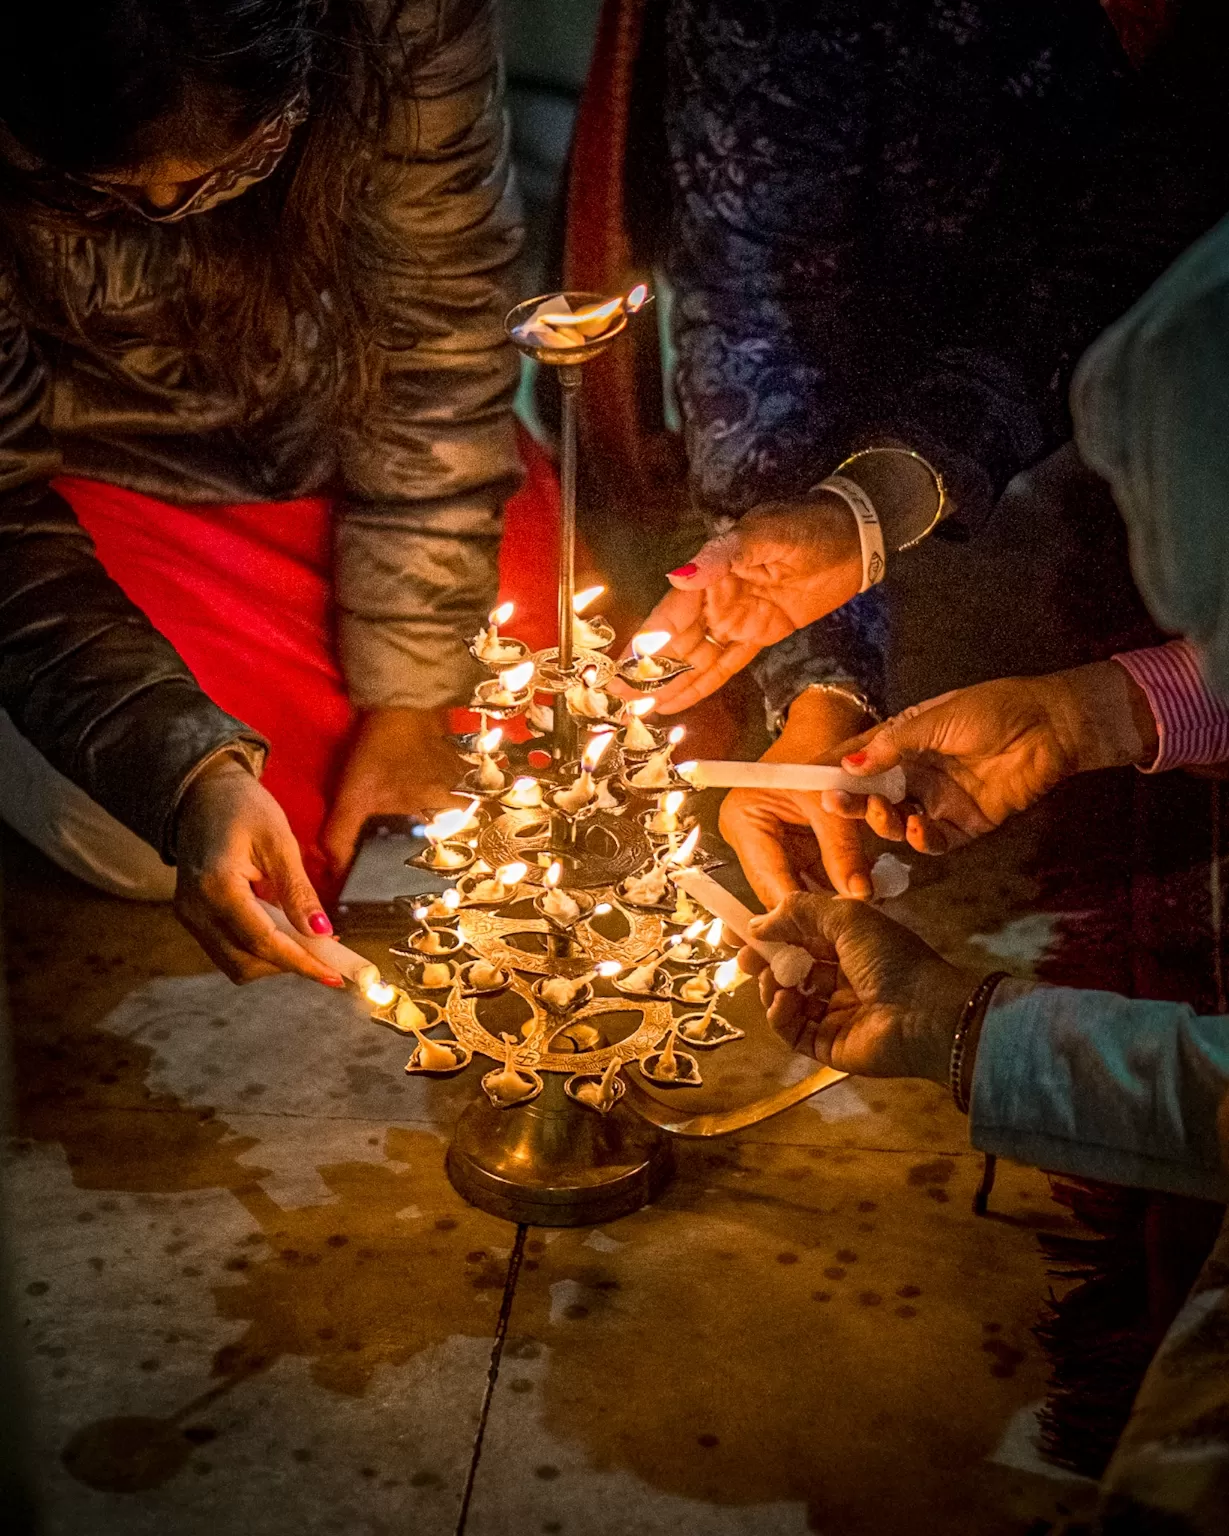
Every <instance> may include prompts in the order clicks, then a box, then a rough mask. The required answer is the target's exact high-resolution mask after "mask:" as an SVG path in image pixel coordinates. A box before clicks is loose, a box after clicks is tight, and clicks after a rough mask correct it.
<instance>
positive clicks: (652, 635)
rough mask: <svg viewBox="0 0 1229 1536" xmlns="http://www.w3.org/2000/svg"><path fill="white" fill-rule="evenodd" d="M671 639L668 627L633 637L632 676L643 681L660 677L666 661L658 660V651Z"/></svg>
mask: <svg viewBox="0 0 1229 1536" xmlns="http://www.w3.org/2000/svg"><path fill="white" fill-rule="evenodd" d="M669 640H670V631H669V630H668V629H653V630H649V631H647V632H646V633H645V634H642V635H634V636H633V637H632V665H631V673H632V676H633V677H635V678H637V679H638V680H640V681H642V682H651V681H654V680H655V679H657V678H659V677H660V676H661V675H662V673H663V672H664V671H665V670H666V666H665V663H664V662H661V661H658V660H657V652H658V651H660V650H661V648H662V647H663V646H664V645H666V644H667V643H668V642H669Z"/></svg>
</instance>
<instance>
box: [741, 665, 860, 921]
mask: <svg viewBox="0 0 1229 1536" xmlns="http://www.w3.org/2000/svg"><path fill="white" fill-rule="evenodd" d="M864 719H865V716H864V715H863V713H862V711H861V710H860V709H859V708H858V707H857V705H855V704H853V703H851V702H850V701H849V700H848V699H843V698H841V697H840V696H839V695H838V694H831V693H823V692H821V691H819V690H818V689H811V690H809V691H807V692H806V693H802V694H800V695H799V696H798V698H797V699H795V700H794V703H793V704H792V705H791V706H790V712H789V719H788V720H787V721H786V724H785V729H784V730H783V731H782V732H781V735H780V736H779V737H778V738H777V740H776V741H775V742H773V744H772V746H771V747H769V749H768V751H767V752H765V753H764V756H763V759H762V761H764V762H771V763H816V762H830V763H834V762H836V761H837V753H838V752H839V744H840V743H846V742H848V740H849V733H850V732H851V731H852V730H854V729H856V728H857V726H858V725H859V724H860V723H861V722H862V721H863V720H864ZM834 748H836V749H837V752H834V750H833V749H834ZM721 835H722V836H723V837H724V838H725V840H726V841H727V842H728V843H729V844H730V846H731V847H732V848H733V849H734V851H735V853H737V855H738V862H739V863H740V864H741V865H742V867H743V872H744V873H745V874H746V876H747V879H748V880H749V881H750V882H751V885H752V888H753V889H754V891H755V894H756V895H757V896H758V897H759V898H760V900H761V901H762V902H763V903H764V905H765V906H766V907H774V906H776V904H777V903H778V902H779V901H783V900H784V899H785V897H786V896H788V895H789V894H790V892H791V891H797V890H800V889H801V888H802V876H803V874H804V873H806V874H810V875H812V876H818V875H820V874H821V873H823V872H826V873H827V876H828V879H829V880H830V881H831V882H832V885H833V887H834V888H835V889H836V890H837V891H838V892H839V893H840V894H841V895H842V896H857V897H862V898H865V897H869V896H870V894H871V877H870V859H869V858H868V856H867V853H866V849H865V847H864V845H863V839H862V829H861V828H860V827H859V826H858V825H857V823H856V821H853V820H849V819H845V820H842V818H841V817H840V816H839V815H838V816H834V815H831V814H830V813H829V812H828V811H825V810H824V808H823V805H822V803H821V797H820V796H819V795H818V794H793V793H787V792H785V791H783V790H771V789H734V790H731V791H730V793H729V794H728V795H727V796H726V797H725V800H724V801H723V802H722V806H721Z"/></svg>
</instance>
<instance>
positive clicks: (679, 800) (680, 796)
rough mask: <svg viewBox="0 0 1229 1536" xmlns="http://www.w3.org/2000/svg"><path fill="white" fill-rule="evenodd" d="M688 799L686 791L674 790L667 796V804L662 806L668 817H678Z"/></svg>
mask: <svg viewBox="0 0 1229 1536" xmlns="http://www.w3.org/2000/svg"><path fill="white" fill-rule="evenodd" d="M686 798H687V794H686V791H685V790H681V789H672V790H670V792H669V793H668V794H667V795H666V797H665V804H664V805H663V806H662V809H663V810H664V811H665V813H666V815H667V816H677V815H678V813H679V811H680V810H681V808H682V805H683V801H684V800H686Z"/></svg>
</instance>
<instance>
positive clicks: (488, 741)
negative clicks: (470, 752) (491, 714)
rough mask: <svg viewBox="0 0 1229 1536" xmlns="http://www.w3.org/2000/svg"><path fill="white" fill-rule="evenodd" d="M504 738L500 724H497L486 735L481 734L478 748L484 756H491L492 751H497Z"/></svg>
mask: <svg viewBox="0 0 1229 1536" xmlns="http://www.w3.org/2000/svg"><path fill="white" fill-rule="evenodd" d="M503 739H504V733H503V731H502V730H501V729H500V728H499V726H496V727H495V729H494V730H493V731H488V732H487V733H486V735H485V736H479V738H478V750H479V752H481V753H482V754H483V756H484V757H490V755H491V753H492V752H494V751H495V749H496V747H498V746H499V743H500V742H501V741H502V740H503Z"/></svg>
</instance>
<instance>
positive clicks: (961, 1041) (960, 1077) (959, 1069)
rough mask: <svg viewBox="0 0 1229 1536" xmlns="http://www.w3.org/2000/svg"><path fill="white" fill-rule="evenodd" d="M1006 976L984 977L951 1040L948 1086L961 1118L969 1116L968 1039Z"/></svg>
mask: <svg viewBox="0 0 1229 1536" xmlns="http://www.w3.org/2000/svg"><path fill="white" fill-rule="evenodd" d="M1007 975H1008V973H1007V972H1006V971H992V972H991V973H990V975H989V976H983V977H982V979H981V980H980V981H979V982H978V983H977V985H976V986H975V987H974V988H973V994H972V996H971V997H970V998H969V1000H968V1002H967V1003H966V1004H965V1005H964V1008H963V1009H962V1011H961V1014H960V1022H959V1024H957V1025H956V1033H955V1034H954V1035H953V1036H952V1054H951V1056H950V1057H949V1058H948V1064H947V1086H948V1087H949V1088H950V1089H951V1091H952V1102H953V1103H954V1104H955V1106H956V1108H957V1109H958V1110H959V1111H960V1113H961V1114H962V1115H967V1114H968V1112H969V1093H968V1090H967V1089H966V1088H965V1084H964V1062H965V1054H966V1051H967V1049H968V1044H969V1038H970V1036H971V1035H972V1034H973V1031H974V1029H975V1028H976V1027H977V1026H978V1025H979V1024H980V1023H981V1021H982V1019H983V1018H984V1017H985V1014H986V1009H987V1008H988V1007H989V1006H990V999H991V998H992V997H993V996H994V989H995V988H996V987H997V986H998V984H999V982H1000V981H1006V980H1007Z"/></svg>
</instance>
